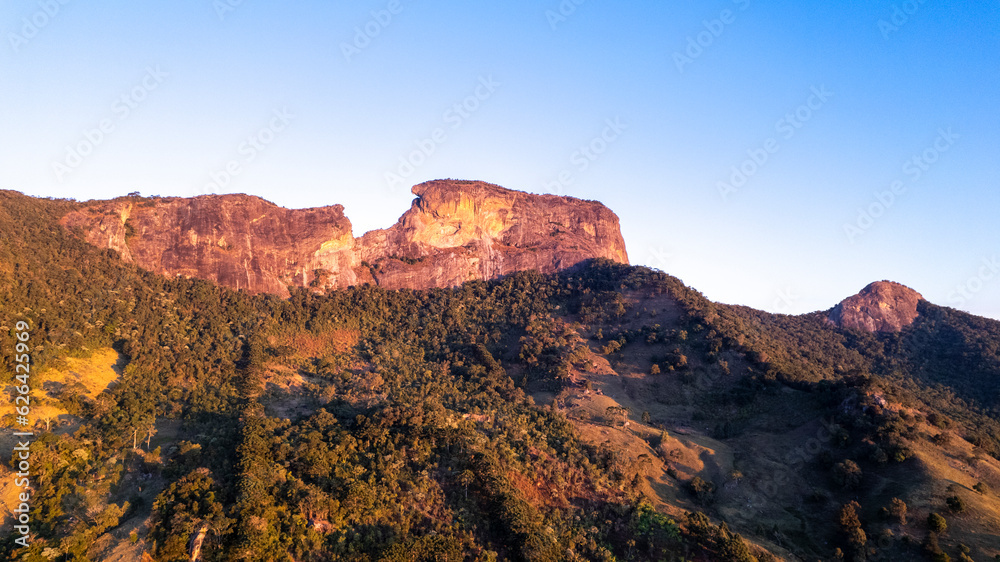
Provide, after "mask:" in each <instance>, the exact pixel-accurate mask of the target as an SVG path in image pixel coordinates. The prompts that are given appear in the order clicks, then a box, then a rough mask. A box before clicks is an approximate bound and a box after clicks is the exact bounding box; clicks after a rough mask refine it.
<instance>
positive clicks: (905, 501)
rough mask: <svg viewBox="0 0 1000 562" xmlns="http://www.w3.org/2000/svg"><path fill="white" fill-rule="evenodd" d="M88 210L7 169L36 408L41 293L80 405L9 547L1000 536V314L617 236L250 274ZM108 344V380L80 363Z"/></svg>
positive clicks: (700, 544) (258, 553)
mask: <svg viewBox="0 0 1000 562" xmlns="http://www.w3.org/2000/svg"><path fill="white" fill-rule="evenodd" d="M77 207H78V204H77V203H74V202H70V201H59V200H40V199H32V198H28V197H24V196H21V195H19V194H16V193H12V192H0V326H2V328H0V332H2V340H0V356H2V358H3V362H2V363H0V377H2V381H3V383H4V385H5V386H6V387H7V392H6V394H5V396H6V399H7V404H6V405H5V406H4V408H5V411H4V412H3V421H4V424H5V426H6V427H8V428H11V429H9V430H7V434H9V433H10V431H12V430H13V429H14V428H15V427H16V426H15V413H14V407H13V396H14V394H15V390H14V388H15V385H17V384H19V383H17V382H16V379H15V359H14V353H13V351H12V350H13V348H14V343H15V338H14V332H15V325H16V323H17V322H19V321H23V322H27V323H28V324H29V325H30V335H31V339H30V346H31V358H32V361H33V363H32V365H31V372H32V379H31V380H32V385H33V394H32V396H33V399H34V400H35V402H34V404H35V405H37V406H43V405H49V406H51V407H53V408H56V409H57V410H56V411H58V412H65V413H64V414H61V415H59V416H58V417H57V418H56V419H54V420H48V422H49V423H47V422H46V420H42V419H37V418H36V419H34V420H33V421H34V422H35V424H36V427H35V432H36V435H38V437H37V438H36V440H35V441H34V443H33V444H32V445H31V463H32V480H33V482H32V485H33V490H34V491H33V496H32V498H31V512H30V516H31V521H32V523H31V526H32V537H31V538H32V540H31V546H29V547H27V548H21V547H19V546H18V545H17V544H15V542H14V541H15V539H16V538H17V535H16V534H12V533H10V531H11V528H12V523H11V519H10V518H8V519H7V521H6V522H5V524H4V528H3V531H2V533H3V535H4V536H5V537H6V538H5V539H3V542H2V549H3V552H4V553H5V555H6V556H7V557H8V558H9V559H12V560H41V559H47V560H103V559H111V558H114V559H121V560H141V559H144V557H146V558H145V559H147V560H148V559H149V557H151V558H152V559H153V560H158V561H168V560H169V561H172V560H190V559H191V558H192V557H195V558H197V557H200V558H201V559H202V560H261V561H271V560H356V561H378V560H386V561H389V560H428V561H430V560H553V561H554V560H735V561H750V560H761V561H764V560H772V559H776V558H784V559H795V558H793V557H799V558H801V559H808V560H815V559H824V560H825V559H830V560H833V559H859V560H861V559H881V560H910V559H922V558H926V559H944V558H942V557H944V556H948V555H950V556H952V557H955V558H959V559H961V558H962V557H963V556H964V557H966V558H968V557H972V559H975V560H989V559H992V558H993V557H994V556H1000V537H998V536H997V534H996V531H995V529H996V528H998V527H997V525H1000V519H998V514H1000V501H998V499H997V496H996V493H995V491H994V490H997V489H1000V468H998V467H1000V463H998V462H997V456H998V453H1000V429H998V425H997V419H998V407H1000V404H998V402H997V401H998V400H1000V397H998V394H997V389H998V386H997V385H998V378H997V376H998V374H1000V373H998V369H1000V347H998V346H1000V323H997V322H993V321H989V320H984V319H980V318H975V317H971V316H969V315H966V314H963V313H959V312H956V311H953V310H950V309H945V308H940V307H936V306H934V305H931V304H927V303H924V304H922V305H921V306H922V309H921V315H920V318H919V319H918V320H917V322H916V323H915V324H914V325H913V326H911V327H910V328H907V329H906V330H904V331H903V332H902V333H900V334H883V335H873V334H868V333H862V332H853V331H848V330H840V329H836V328H833V327H831V326H829V325H827V324H826V323H825V322H824V317H823V315H821V314H818V313H817V314H812V315H804V316H798V317H792V316H780V315H771V314H766V313H763V312H759V311H755V310H752V309H747V308H743V307H732V306H724V305H718V304H714V303H711V302H709V301H708V300H706V299H705V298H704V297H702V295H700V294H699V293H697V292H696V291H694V290H693V289H690V288H688V287H686V286H685V285H684V284H683V283H682V282H680V281H679V280H677V279H676V278H673V277H671V276H669V275H666V274H664V273H662V272H658V271H654V270H649V269H646V268H639V267H628V266H622V265H619V264H614V263H612V262H609V261H606V260H596V261H593V262H590V263H588V264H586V265H585V266H582V267H578V268H575V269H573V270H569V271H564V272H562V273H559V274H552V275H540V274H537V273H534V272H523V273H516V274H512V275H509V276H507V277H505V278H503V279H499V280H495V281H490V282H480V281H476V282H469V283H466V284H465V285H463V286H462V287H460V288H456V289H430V290H422V291H413V290H405V289H404V290H398V291H392V290H385V289H380V288H377V287H372V286H369V285H364V286H359V287H353V288H348V289H342V290H338V291H334V292H330V293H329V294H325V295H323V294H317V293H314V292H312V291H310V290H308V289H303V288H292V289H291V291H290V297H289V298H288V299H281V298H278V297H275V296H270V295H248V294H245V293H242V292H236V291H233V290H230V289H225V288H220V287H218V286H215V285H213V284H211V283H209V282H206V281H202V280H197V279H185V278H182V277H176V278H165V277H161V276H157V275H154V274H151V273H148V272H145V271H143V270H141V269H138V268H136V267H134V266H130V265H126V264H123V263H122V262H121V261H120V260H119V259H118V257H117V256H116V255H115V253H114V252H113V251H110V250H98V249H95V248H94V247H92V246H90V245H88V244H87V243H85V242H84V241H83V240H82V238H81V237H80V236H79V233H76V234H75V233H73V232H68V231H64V230H63V229H62V227H60V226H59V225H58V220H59V218H60V217H62V216H63V215H65V214H66V213H67V212H69V211H71V210H73V209H75V208H77ZM108 350H113V351H114V352H115V353H116V354H117V357H118V358H117V362H116V363H115V365H114V367H113V369H114V375H115V376H114V377H113V378H114V379H115V380H114V381H113V382H112V383H111V384H110V385H108V386H107V389H106V390H104V391H103V392H93V393H90V394H88V393H86V392H83V391H82V389H81V388H79V387H75V386H73V384H72V383H70V382H67V381H70V380H72V378H71V377H69V378H68V377H67V376H66V375H65V373H66V372H67V371H72V372H74V373H78V372H79V371H81V370H83V368H82V367H79V366H78V365H79V364H82V362H86V361H88V360H95V359H94V358H95V357H105V356H106V355H107V354H108V353H111V352H109V351H108ZM81 386H85V385H82V384H81ZM47 426H48V430H47ZM21 429H23V428H21ZM8 444H9V445H10V446H9V447H8ZM0 445H2V446H3V447H4V451H5V452H4V456H5V458H6V459H10V462H8V463H7V466H8V469H11V468H13V467H15V466H16V464H14V463H15V460H16V459H15V458H14V456H13V455H12V454H9V453H8V452H7V451H12V450H13V446H14V444H13V443H12V442H10V439H7V440H6V441H5V442H4V443H2V444H0ZM8 455H9V456H8ZM2 478H3V479H4V481H5V482H6V481H7V480H11V481H12V480H13V474H12V472H7V473H5V474H3V475H2ZM908 506H909V507H908ZM7 513H8V514H9V511H8V512H7ZM938 519H940V521H938ZM990 529H993V530H992V531H991V530H990ZM946 553H947V554H946Z"/></svg>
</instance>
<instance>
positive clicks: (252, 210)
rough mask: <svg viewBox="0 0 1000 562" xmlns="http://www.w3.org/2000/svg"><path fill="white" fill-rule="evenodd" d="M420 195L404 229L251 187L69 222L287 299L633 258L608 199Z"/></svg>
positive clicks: (100, 242)
mask: <svg viewBox="0 0 1000 562" xmlns="http://www.w3.org/2000/svg"><path fill="white" fill-rule="evenodd" d="M412 191H413V193H414V194H415V195H416V196H417V198H416V199H415V200H414V201H413V204H412V206H411V207H410V210H409V211H407V212H406V213H404V214H403V216H402V217H400V219H399V221H398V222H397V223H396V224H395V225H393V226H392V227H390V228H387V229H384V230H375V231H372V232H369V233H367V234H365V235H364V236H362V237H359V238H355V237H354V235H353V233H352V230H351V222H350V221H349V220H348V219H347V217H345V216H344V213H343V207H342V206H340V205H335V206H333V207H322V208H315V209H296V210H290V209H285V208H282V207H278V206H276V205H274V204H272V203H269V202H267V201H265V200H263V199H260V198H259V197H252V196H247V195H206V196H202V197H195V198H191V199H184V198H155V199H140V198H136V197H128V198H119V199H115V200H113V201H102V202H97V203H94V204H92V205H88V206H87V207H85V208H84V209H82V210H79V211H74V212H72V213H70V214H68V215H67V216H65V217H63V219H62V224H63V225H64V226H65V227H67V228H69V229H71V230H74V231H76V232H79V233H80V234H81V235H82V236H83V237H84V238H85V239H86V240H87V241H88V242H90V243H91V244H94V245H95V246H99V247H101V248H111V249H113V250H116V251H118V252H119V254H121V256H122V259H124V260H126V261H129V262H133V263H135V264H137V265H139V266H140V267H143V268H145V269H149V270H151V271H155V272H157V273H161V274H164V275H184V276H188V277H200V278H203V279H208V280H211V281H214V282H216V283H219V284H220V285H225V286H227V287H232V288H234V289H246V290H247V291H250V292H253V293H259V292H266V293H273V294H277V295H281V296H286V295H287V294H288V289H287V287H288V286H289V285H293V286H300V287H306V286H308V287H313V288H315V289H318V290H331V289H338V288H343V287H348V286H351V285H357V284H361V283H373V284H377V285H380V286H383V287H386V288H392V289H398V288H410V289H424V288H430V287H451V286H455V285H459V284H461V283H463V282H465V281H468V280H471V279H493V278H496V277H499V276H502V275H505V274H508V273H512V272H515V271H522V270H528V269H536V270H538V271H541V272H543V273H552V272H555V271H558V270H561V269H565V268H567V267H570V266H572V265H575V264H577V263H579V262H581V261H583V260H586V259H590V258H597V257H603V258H609V259H612V260H615V261H618V262H621V263H628V255H627V254H626V251H625V242H624V240H623V239H622V236H621V232H620V230H619V225H618V217H617V216H616V215H615V214H614V213H613V212H611V211H610V210H609V209H608V208H607V207H605V206H604V205H602V204H600V203H597V202H593V201H582V200H579V199H574V198H571V197H558V196H554V195H531V194H527V193H522V192H518V191H511V190H508V189H504V188H501V187H498V186H495V185H491V184H487V183H483V182H467V181H454V180H439V181H432V182H427V183H423V184H420V185H418V186H415V187H414V188H413V190H412Z"/></svg>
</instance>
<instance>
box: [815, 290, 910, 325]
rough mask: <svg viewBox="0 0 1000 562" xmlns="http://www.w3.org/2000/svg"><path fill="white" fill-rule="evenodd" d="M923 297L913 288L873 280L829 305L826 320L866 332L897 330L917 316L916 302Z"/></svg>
mask: <svg viewBox="0 0 1000 562" xmlns="http://www.w3.org/2000/svg"><path fill="white" fill-rule="evenodd" d="M922 300H924V297H922V296H921V295H920V293H918V292H916V291H914V290H913V289H911V288H909V287H907V286H905V285H900V284H899V283H893V282H892V281H876V282H875V283H872V284H871V285H868V286H867V287H865V288H864V289H862V290H861V292H859V293H858V294H856V295H854V296H852V297H848V298H846V299H844V300H843V301H841V302H840V304H838V305H837V306H835V307H833V309H832V310H831V311H830V315H829V316H828V317H827V321H828V322H830V323H832V324H835V325H837V326H840V327H842V328H854V329H857V330H864V331H867V332H899V331H900V330H902V329H903V328H905V327H907V326H909V325H910V324H912V323H913V321H914V320H916V318H917V303H919V302H920V301H922Z"/></svg>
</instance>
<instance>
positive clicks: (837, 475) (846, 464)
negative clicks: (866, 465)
mask: <svg viewBox="0 0 1000 562" xmlns="http://www.w3.org/2000/svg"><path fill="white" fill-rule="evenodd" d="M861 477H862V473H861V467H859V466H858V464H857V463H856V462H854V461H852V460H850V459H847V460H845V461H843V462H839V463H837V464H836V465H834V467H833V479H834V480H835V481H836V482H837V484H839V485H841V486H843V487H844V488H852V489H853V488H857V487H858V486H859V485H860V484H861Z"/></svg>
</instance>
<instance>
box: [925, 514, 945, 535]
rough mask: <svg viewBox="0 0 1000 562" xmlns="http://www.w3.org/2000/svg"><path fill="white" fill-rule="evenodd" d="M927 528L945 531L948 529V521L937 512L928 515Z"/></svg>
mask: <svg viewBox="0 0 1000 562" xmlns="http://www.w3.org/2000/svg"><path fill="white" fill-rule="evenodd" d="M927 528H928V529H930V530H931V531H933V532H935V533H943V532H945V531H947V530H948V521H946V520H945V518H944V517H941V516H940V515H938V514H937V513H931V514H930V515H928V516H927Z"/></svg>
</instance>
